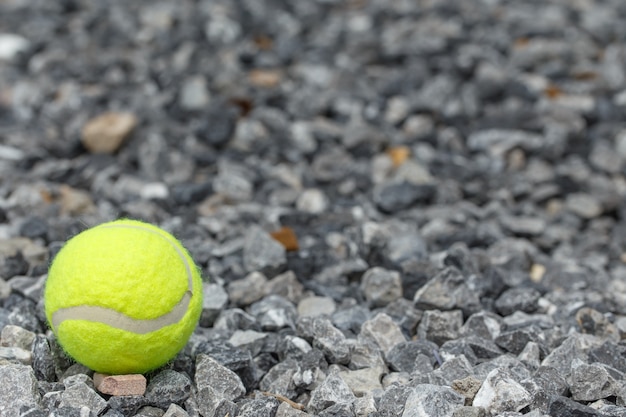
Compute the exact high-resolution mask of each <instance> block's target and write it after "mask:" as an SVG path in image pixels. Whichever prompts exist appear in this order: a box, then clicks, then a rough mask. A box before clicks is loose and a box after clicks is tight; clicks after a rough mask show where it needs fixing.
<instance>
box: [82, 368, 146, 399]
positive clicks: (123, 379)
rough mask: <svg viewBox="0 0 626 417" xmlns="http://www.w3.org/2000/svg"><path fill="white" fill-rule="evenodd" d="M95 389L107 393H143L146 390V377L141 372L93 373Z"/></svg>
mask: <svg viewBox="0 0 626 417" xmlns="http://www.w3.org/2000/svg"><path fill="white" fill-rule="evenodd" d="M93 383H94V385H95V386H96V389H97V390H98V391H100V392H101V393H103V394H107V395H115V396H122V395H143V394H144V393H145V392H146V378H145V377H144V376H143V375H141V374H130V375H107V374H100V373H98V372H96V373H95V374H93Z"/></svg>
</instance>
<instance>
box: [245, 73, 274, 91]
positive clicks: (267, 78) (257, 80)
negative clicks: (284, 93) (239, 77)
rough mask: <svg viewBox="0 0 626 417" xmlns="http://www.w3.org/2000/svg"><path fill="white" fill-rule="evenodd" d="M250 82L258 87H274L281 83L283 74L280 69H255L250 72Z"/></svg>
mask: <svg viewBox="0 0 626 417" xmlns="http://www.w3.org/2000/svg"><path fill="white" fill-rule="evenodd" d="M248 78H249V80H250V83H251V84H252V85H254V86H256V87H265V88H272V87H276V86H277V85H278V84H280V81H281V79H282V75H281V73H280V72H279V71H276V70H269V69H255V70H252V71H250V73H249V74H248Z"/></svg>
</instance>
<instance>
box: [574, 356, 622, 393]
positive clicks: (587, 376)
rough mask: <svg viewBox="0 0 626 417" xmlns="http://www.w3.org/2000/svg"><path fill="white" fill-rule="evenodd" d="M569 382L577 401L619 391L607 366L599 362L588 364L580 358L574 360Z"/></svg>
mask: <svg viewBox="0 0 626 417" xmlns="http://www.w3.org/2000/svg"><path fill="white" fill-rule="evenodd" d="M568 383H569V386H570V391H571V394H572V399H573V400H575V401H595V400H599V399H602V398H607V397H610V396H611V395H615V394H616V392H617V385H616V381H615V379H614V378H613V377H612V376H611V375H610V374H609V371H608V370H607V369H606V368H604V367H603V366H601V365H597V364H589V365H588V364H586V363H584V362H582V361H580V360H574V361H573V362H572V372H571V375H570V377H569V379H568Z"/></svg>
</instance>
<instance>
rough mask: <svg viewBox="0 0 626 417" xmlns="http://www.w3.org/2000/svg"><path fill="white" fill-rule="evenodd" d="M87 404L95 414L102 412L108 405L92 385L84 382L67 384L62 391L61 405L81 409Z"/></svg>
mask: <svg viewBox="0 0 626 417" xmlns="http://www.w3.org/2000/svg"><path fill="white" fill-rule="evenodd" d="M83 406H86V407H87V408H88V409H89V410H91V412H92V413H94V414H95V415H98V414H100V413H101V412H102V411H104V409H105V408H106V406H107V402H106V401H105V400H104V398H102V397H101V396H100V395H98V393H96V391H94V389H93V388H92V387H90V386H89V385H87V384H86V383H84V382H77V383H75V384H72V385H70V386H67V388H66V389H65V391H63V392H62V393H61V403H60V404H59V407H72V408H77V409H80V408H81V407H83Z"/></svg>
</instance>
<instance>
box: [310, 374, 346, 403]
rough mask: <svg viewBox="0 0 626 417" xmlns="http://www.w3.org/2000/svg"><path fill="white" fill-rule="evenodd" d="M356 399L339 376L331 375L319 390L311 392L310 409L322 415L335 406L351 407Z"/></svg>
mask: <svg viewBox="0 0 626 417" xmlns="http://www.w3.org/2000/svg"><path fill="white" fill-rule="evenodd" d="M355 399H356V397H355V396H354V394H352V391H351V390H350V387H348V385H347V384H346V383H345V382H344V381H343V379H341V377H339V376H338V375H335V374H331V375H328V376H327V377H326V379H324V382H322V383H321V384H320V385H319V386H318V387H317V388H315V389H314V390H313V391H311V400H310V401H309V404H308V409H310V410H311V411H312V412H314V413H320V412H322V411H324V410H326V409H328V408H330V407H332V406H334V405H351V404H352V403H354V400H355Z"/></svg>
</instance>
